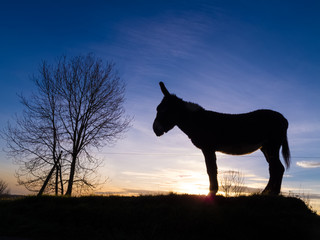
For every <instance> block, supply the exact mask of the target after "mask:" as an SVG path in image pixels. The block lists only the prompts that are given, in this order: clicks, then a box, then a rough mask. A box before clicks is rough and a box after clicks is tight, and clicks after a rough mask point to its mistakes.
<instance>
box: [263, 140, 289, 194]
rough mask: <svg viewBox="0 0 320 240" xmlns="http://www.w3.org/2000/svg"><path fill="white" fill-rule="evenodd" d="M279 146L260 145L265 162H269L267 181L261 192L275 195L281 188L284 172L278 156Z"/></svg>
mask: <svg viewBox="0 0 320 240" xmlns="http://www.w3.org/2000/svg"><path fill="white" fill-rule="evenodd" d="M279 150H280V145H279V146H272V147H262V148H261V151H262V152H263V154H264V156H265V158H266V160H267V162H268V163H269V174H270V177H269V182H268V185H267V186H266V188H265V189H264V190H263V192H262V194H272V195H277V194H279V193H280V190H281V183H282V177H283V173H284V167H283V165H282V163H281V161H280V158H279Z"/></svg>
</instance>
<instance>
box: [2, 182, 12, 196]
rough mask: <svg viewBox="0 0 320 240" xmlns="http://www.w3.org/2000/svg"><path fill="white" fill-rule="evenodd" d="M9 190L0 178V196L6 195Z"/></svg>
mask: <svg viewBox="0 0 320 240" xmlns="http://www.w3.org/2000/svg"><path fill="white" fill-rule="evenodd" d="M9 192H10V190H9V188H8V183H6V182H5V181H3V180H2V179H0V197H1V196H5V195H8V194H9Z"/></svg>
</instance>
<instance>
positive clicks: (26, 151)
mask: <svg viewBox="0 0 320 240" xmlns="http://www.w3.org/2000/svg"><path fill="white" fill-rule="evenodd" d="M32 79H33V81H34V83H35V86H36V91H35V93H33V94H32V95H31V96H30V97H29V98H26V97H24V96H22V95H19V97H20V101H21V103H22V105H23V107H24V111H23V113H22V116H21V117H17V116H16V119H15V120H16V125H15V126H12V125H11V124H8V126H7V129H5V131H4V132H3V135H4V137H5V139H6V140H7V145H8V154H9V155H10V156H11V157H13V158H14V159H15V163H17V164H18V165H20V167H19V169H18V171H17V172H16V176H17V179H18V183H19V184H20V185H23V186H25V187H26V188H27V189H28V190H29V191H35V192H38V191H39V189H40V191H39V195H41V194H42V193H43V192H44V191H45V189H46V186H47V184H48V183H49V181H50V180H51V181H52V179H51V176H52V174H53V172H54V171H56V172H57V173H58V172H59V171H60V170H61V157H60V158H59V157H58V156H59V153H60V152H61V146H60V139H59V138H60V137H61V133H62V132H61V131H60V129H61V128H60V126H59V119H58V117H59V116H58V112H59V111H58V110H59V105H58V104H59V101H58V95H57V91H56V87H55V82H54V79H53V76H52V73H51V71H50V70H49V68H48V65H47V63H46V62H42V64H41V65H40V68H39V76H33V78H32ZM58 175H60V174H58ZM58 181H59V182H60V184H61V190H62V191H63V187H62V185H63V182H62V177H61V175H60V179H56V183H55V185H56V186H57V185H58ZM46 190H47V192H50V190H52V189H49V188H47V189H46ZM56 194H57V192H56Z"/></svg>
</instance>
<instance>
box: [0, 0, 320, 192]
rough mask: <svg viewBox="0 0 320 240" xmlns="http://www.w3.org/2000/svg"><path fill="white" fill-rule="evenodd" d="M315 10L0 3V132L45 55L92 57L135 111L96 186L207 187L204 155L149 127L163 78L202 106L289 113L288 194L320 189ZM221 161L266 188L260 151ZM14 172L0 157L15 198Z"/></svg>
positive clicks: (291, 5) (302, 5) (300, 4)
mask: <svg viewBox="0 0 320 240" xmlns="http://www.w3.org/2000/svg"><path fill="white" fill-rule="evenodd" d="M319 9H320V3H319V2H318V1H238V0H237V1H191V0H190V1H175V0H173V1H172V0H171V1H121V0H120V1H95V0H91V1H28V2H25V1H2V2H1V6H0V33H1V38H0V54H1V57H0V81H1V89H0V98H1V99H0V116H1V118H0V124H1V127H3V126H4V125H5V124H6V122H7V121H10V120H11V119H12V117H13V116H14V114H16V113H17V114H19V113H20V112H21V105H20V104H19V100H18V98H17V93H21V92H23V93H24V94H26V95H27V94H28V93H30V92H31V91H32V89H33V83H32V81H30V76H31V75H32V74H33V73H37V69H38V65H39V63H40V62H41V60H43V59H45V60H48V61H49V62H54V60H55V59H56V57H58V56H61V55H63V54H65V55H68V56H74V55H78V54H87V53H89V52H92V53H94V54H96V55H97V56H98V57H101V58H103V59H105V60H112V61H114V62H115V63H116V67H117V69H118V70H119V74H120V76H121V77H122V78H123V79H124V80H125V81H126V83H127V92H126V109H127V112H128V114H130V115H131V116H134V121H133V123H132V128H131V129H130V131H128V133H127V134H126V137H125V138H124V139H122V140H120V141H119V142H118V143H117V144H116V145H115V146H111V147H105V148H103V149H101V150H100V151H98V152H97V155H98V156H100V157H101V158H102V159H104V166H103V167H102V168H101V171H100V174H101V175H102V176H103V177H109V181H108V183H107V184H106V185H105V186H103V188H102V189H101V191H105V192H108V191H110V192H142V191H158V192H161V191H177V192H197V189H200V190H201V191H200V190H199V191H198V192H205V191H206V189H207V184H208V181H207V176H206V172H205V166H204V161H203V157H202V155H201V152H200V151H199V150H198V149H196V148H195V147H193V145H192V144H191V143H190V141H189V140H188V139H187V137H186V136H185V135H183V133H181V132H180V131H179V130H178V129H173V130H172V131H171V132H169V133H168V134H166V135H164V136H162V137H161V138H157V137H156V136H155V135H154V133H153V132H152V122H153V119H154V117H155V114H156V112H155V108H156V106H157V105H158V104H159V103H160V101H161V99H162V94H161V92H160V90H159V86H158V82H159V81H163V82H165V84H166V86H167V87H168V89H169V91H171V92H173V93H176V94H177V95H178V96H179V97H182V98H183V99H185V100H188V101H193V102H196V103H198V104H200V105H201V106H203V107H205V108H207V109H211V110H215V111H220V112H230V113H241V112H247V111H252V110H255V109H258V108H269V109H273V110H276V111H279V112H281V113H283V114H284V116H285V117H286V118H287V119H288V120H289V123H290V125H289V131H288V137H289V144H290V148H291V152H292V167H291V168H290V169H289V171H287V172H286V173H285V174H286V175H285V178H284V180H283V190H284V191H289V190H291V191H296V192H299V191H303V192H305V193H310V194H320V175H319V171H320V168H319V167H320V108H319V102H320V94H319V93H320V79H319V77H320V68H319V64H320V44H319V43H320V28H319V25H320V17H319V14H318V12H319ZM0 145H1V148H3V147H4V146H5V143H4V142H3V141H2V140H1V141H0ZM218 158H219V160H218V166H219V169H220V170H221V171H223V170H229V169H235V170H240V171H242V172H244V173H245V176H246V179H245V180H246V184H247V185H248V186H251V187H259V188H263V187H264V186H265V185H266V180H267V178H268V171H267V167H268V166H267V163H266V162H265V160H264V159H263V156H262V154H261V153H260V152H257V153H254V154H253V155H249V156H241V157H234V156H227V155H219V156H218ZM16 168H17V166H15V165H13V164H12V161H11V160H10V159H8V158H7V156H6V155H5V153H4V152H3V151H1V152H0V176H1V177H2V178H4V179H5V180H7V181H9V182H10V188H11V190H12V192H17V193H18V192H23V189H21V188H18V187H17V186H16V185H15V183H14V180H15V179H14V177H13V174H14V171H15V169H16Z"/></svg>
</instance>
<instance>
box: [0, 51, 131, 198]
mask: <svg viewBox="0 0 320 240" xmlns="http://www.w3.org/2000/svg"><path fill="white" fill-rule="evenodd" d="M39 73H40V74H39V76H37V77H34V79H35V83H36V87H37V94H34V95H33V96H32V97H31V100H30V101H28V100H27V99H26V98H24V97H21V99H22V103H23V105H24V106H25V107H26V110H25V112H24V116H23V117H22V118H17V123H18V124H17V125H16V126H15V127H11V126H10V125H9V126H8V128H7V130H6V131H5V136H6V139H7V142H8V147H9V150H10V151H9V152H10V154H11V155H13V156H14V157H15V158H18V159H19V161H20V163H21V161H22V163H23V165H22V167H21V168H20V172H19V173H18V177H19V179H20V184H24V185H25V186H27V187H29V189H31V190H32V189H38V190H39V182H41V183H42V184H41V186H42V187H41V189H40V191H39V194H42V192H44V191H45V189H46V188H47V189H48V188H49V189H51V190H54V191H55V193H56V194H57V193H58V191H59V190H60V191H61V193H63V189H64V184H67V190H66V194H67V195H71V194H72V191H73V185H74V184H76V185H78V186H85V187H89V188H93V187H94V185H95V183H94V182H92V181H93V178H92V175H93V173H94V172H95V170H96V169H97V168H98V167H99V166H100V164H101V161H100V160H99V159H97V158H95V157H94V156H93V155H92V149H93V148H100V147H102V146H104V145H106V144H111V143H114V142H115V141H116V140H117V139H119V137H121V133H123V132H124V131H125V130H126V129H127V128H128V126H129V123H130V119H129V118H128V117H126V116H125V115H124V108H123V102H124V91H125V85H124V83H123V81H122V80H121V79H120V78H119V76H118V74H117V72H116V71H115V65H114V64H113V63H108V62H107V63H104V62H103V61H102V60H101V59H99V58H96V57H94V56H93V55H92V54H88V55H86V56H77V57H73V58H70V59H68V58H67V57H61V58H59V59H58V61H57V62H56V64H55V65H49V64H47V63H46V62H42V64H41V67H40V71H39ZM30 129H31V130H30ZM21 153H22V155H21ZM39 171H40V172H41V173H39ZM54 172H55V178H54V177H52V176H53V174H54ZM22 178H24V179H25V180H23V181H22V180H21V179H22ZM30 186H31V187H30Z"/></svg>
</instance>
